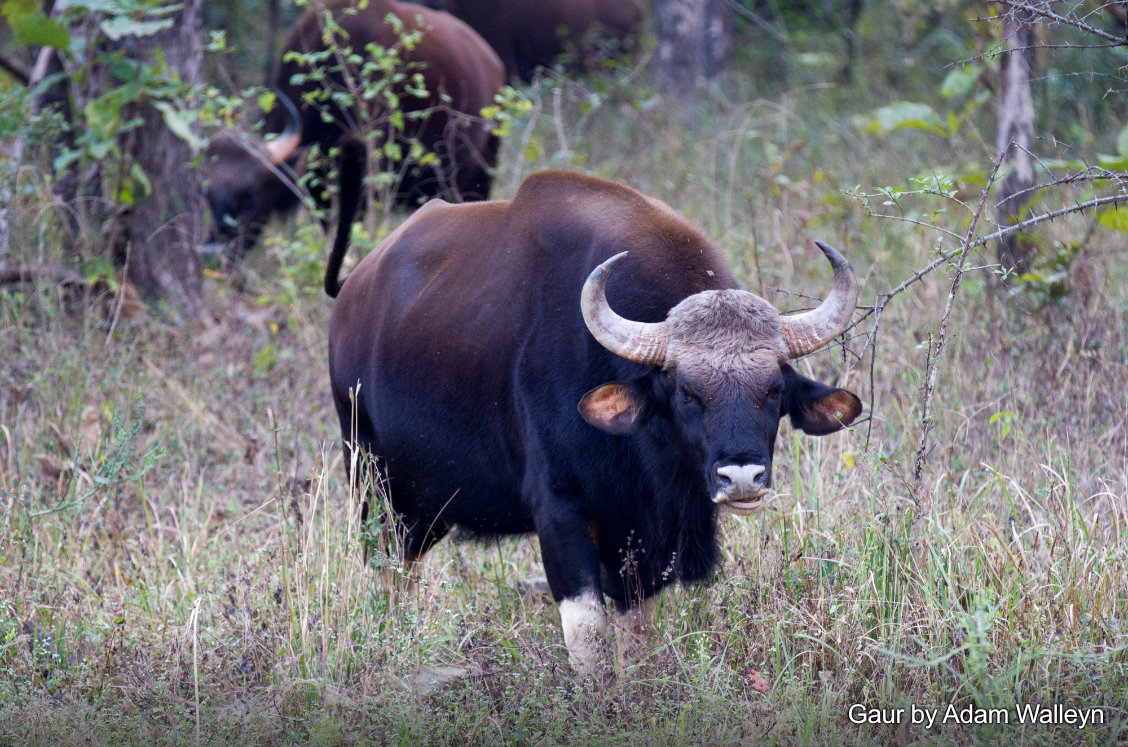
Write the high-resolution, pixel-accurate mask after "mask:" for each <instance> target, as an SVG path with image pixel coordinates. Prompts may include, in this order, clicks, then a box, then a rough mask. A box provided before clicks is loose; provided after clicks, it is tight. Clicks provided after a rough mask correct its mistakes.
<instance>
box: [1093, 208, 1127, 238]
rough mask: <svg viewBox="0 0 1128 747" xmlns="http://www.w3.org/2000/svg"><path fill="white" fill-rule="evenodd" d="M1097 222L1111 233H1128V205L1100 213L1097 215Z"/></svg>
mask: <svg viewBox="0 0 1128 747" xmlns="http://www.w3.org/2000/svg"><path fill="white" fill-rule="evenodd" d="M1097 222H1098V223H1100V224H1101V225H1102V226H1104V227H1105V228H1107V229H1109V230H1110V231H1116V232H1118V233H1128V205H1125V206H1124V207H1123V208H1109V209H1107V210H1102V211H1100V212H1099V213H1097Z"/></svg>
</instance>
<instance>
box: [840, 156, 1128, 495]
mask: <svg viewBox="0 0 1128 747" xmlns="http://www.w3.org/2000/svg"><path fill="white" fill-rule="evenodd" d="M1002 160H1003V154H1002V153H1000V154H999V155H998V157H997V158H996V160H995V162H994V166H993V168H992V171H991V174H990V176H989V177H988V179H987V184H986V186H985V187H984V188H983V191H982V193H981V194H980V196H979V200H978V202H977V203H976V206H975V210H974V213H973V216H972V219H971V221H970V223H969V225H968V227H967V230H966V232H965V233H964V235H963V236H962V237H959V236H958V235H957V234H956V233H955V232H953V231H950V230H948V229H945V228H943V227H940V226H935V225H931V224H928V223H925V222H922V221H917V220H914V219H910V218H905V217H902V216H892V215H877V216H876V217H885V218H892V219H896V220H902V221H907V222H911V223H916V224H919V225H922V226H925V227H927V228H931V229H933V230H936V231H939V232H941V233H943V234H945V235H948V236H950V237H955V238H959V241H960V243H959V245H958V246H957V247H956V248H954V249H953V250H951V251H949V252H942V253H941V254H940V255H939V256H937V257H936V258H935V259H933V260H932V261H931V262H929V263H928V264H927V265H925V266H924V267H922V268H920V269H919V270H917V271H916V272H915V273H913V274H912V275H911V276H909V277H908V278H906V279H905V280H903V281H902V282H901V283H900V284H899V285H897V286H896V287H894V288H892V289H891V290H889V291H886V292H885V293H881V294H879V295H878V296H877V298H876V299H875V301H874V304H873V305H872V306H870V307H868V308H866V309H865V310H864V311H863V313H862V314H861V315H860V316H859V317H858V318H857V319H855V320H854V322H853V323H852V324H851V325H850V326H849V327H848V328H847V329H846V330H845V331H844V332H843V335H844V338H845V336H847V335H848V334H849V332H850V331H851V330H855V329H856V328H858V327H859V326H860V325H861V324H862V323H863V322H865V321H866V320H867V319H869V318H870V317H872V318H873V321H872V326H871V327H870V329H869V330H868V332H867V333H866V334H865V342H864V343H863V345H862V347H861V350H860V351H859V352H858V353H856V354H855V356H854V357H855V360H856V361H858V362H859V363H860V362H861V360H862V359H863V358H864V355H865V352H866V351H867V350H868V351H870V353H871V354H870V383H871V386H870V391H871V401H870V407H869V411H870V412H871V413H872V412H873V406H874V402H873V400H872V392H873V391H874V387H873V378H874V370H873V366H874V363H875V361H876V359H877V336H878V329H879V328H880V326H881V316H882V314H883V313H884V311H885V308H886V307H887V306H888V305H889V303H890V302H891V301H892V300H893V299H894V298H896V297H897V296H898V295H900V294H901V293H903V292H905V291H906V290H907V289H909V288H910V287H911V286H912V285H913V284H914V283H916V282H918V281H920V280H922V279H923V278H924V277H925V276H927V275H929V274H930V273H932V272H933V271H934V270H936V269H937V268H938V267H941V266H942V265H951V264H952V262H953V261H955V262H956V265H955V277H954V278H953V279H952V285H951V288H950V290H949V293H948V300H947V303H946V305H945V308H944V312H943V315H942V317H941V323H940V330H939V332H938V336H937V338H936V339H935V340H934V341H932V340H930V343H929V356H928V360H927V361H926V376H925V384H924V386H923V390H924V414H923V416H922V418H921V433H920V442H919V444H918V447H917V452H916V459H915V463H914V469H913V477H912V481H911V482H910V484H911V485H912V487H913V493H914V503H916V504H917V506H918V507H920V496H921V495H923V493H922V491H921V487H922V485H921V482H922V480H923V473H924V466H925V463H926V457H927V454H928V437H929V434H930V431H931V430H932V426H933V422H932V403H933V399H934V395H935V389H936V379H937V374H938V370H939V364H940V354H941V352H942V350H943V348H944V346H945V344H946V342H947V339H948V334H947V328H948V321H949V319H950V317H951V314H952V311H953V309H954V304H955V298H956V293H957V291H958V289H959V285H960V282H961V280H962V277H963V275H964V274H965V273H966V272H967V271H968V270H967V268H966V267H965V263H966V261H967V257H968V256H969V255H970V254H971V251H972V250H973V249H976V248H979V247H983V246H986V245H987V244H990V243H992V242H994V241H997V240H998V239H999V238H1001V237H1004V236H1008V235H1010V234H1013V233H1017V232H1019V231H1023V230H1026V229H1029V228H1031V227H1033V226H1036V225H1038V224H1040V223H1044V222H1046V221H1051V220H1054V219H1055V218H1060V217H1062V216H1065V215H1070V214H1073V213H1083V212H1085V211H1086V210H1093V209H1096V208H1099V207H1103V206H1105V205H1113V206H1119V205H1121V204H1124V205H1128V191H1126V189H1128V187H1126V186H1124V185H1125V184H1128V174H1123V173H1116V172H1111V171H1107V170H1104V169H1094V168H1089V169H1086V170H1084V171H1082V172H1079V173H1074V174H1066V175H1063V176H1061V177H1059V178H1057V179H1054V180H1052V181H1049V182H1045V183H1042V184H1039V185H1036V186H1035V187H1033V188H1032V189H1031V190H1030V192H1036V191H1039V190H1045V189H1050V188H1053V187H1059V186H1063V185H1068V184H1073V183H1077V182H1085V181H1099V180H1109V181H1119V182H1121V191H1120V192H1118V193H1117V194H1112V195H1104V196H1101V197H1094V198H1092V199H1090V200H1085V201H1083V202H1076V203H1074V204H1072V205H1065V206H1063V207H1060V208H1058V209H1056V210H1049V211H1046V212H1043V213H1039V214H1037V215H1032V216H1030V217H1029V218H1027V219H1026V220H1023V221H1020V222H1018V223H1013V224H1010V225H1007V226H1002V227H999V228H998V229H997V230H995V231H994V232H992V233H990V234H986V235H982V236H976V235H975V231H976V228H977V226H978V225H979V224H980V222H981V220H982V217H983V212H984V210H985V209H986V207H987V205H988V195H989V193H990V190H991V188H992V187H993V186H994V183H995V179H996V177H997V175H998V171H999V169H1000V167H1001V164H1002ZM961 204H963V203H961ZM994 266H995V265H987V267H994ZM860 337H862V335H858V334H855V335H853V336H851V337H850V338H846V339H857V338H860ZM872 427H873V421H872V419H871V420H870V424H869V427H868V428H867V432H866V439H865V442H866V443H870V436H871V434H872Z"/></svg>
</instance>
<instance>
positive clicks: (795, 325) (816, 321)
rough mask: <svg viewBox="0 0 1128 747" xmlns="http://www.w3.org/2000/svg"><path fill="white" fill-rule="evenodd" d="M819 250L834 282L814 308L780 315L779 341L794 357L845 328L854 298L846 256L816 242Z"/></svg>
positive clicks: (804, 353) (855, 289)
mask: <svg viewBox="0 0 1128 747" xmlns="http://www.w3.org/2000/svg"><path fill="white" fill-rule="evenodd" d="M815 244H817V245H818V247H819V249H822V253H823V254H825V255H826V258H827V259H828V260H830V266H831V267H833V268H834V281H833V283H832V284H831V287H830V293H829V294H828V295H827V297H826V299H825V300H824V301H823V302H822V303H821V304H819V305H818V306H817V307H816V308H814V309H812V310H810V311H806V312H803V313H802V314H795V315H794V316H784V317H780V321H781V322H782V323H783V342H784V344H785V345H786V346H787V355H788V357H789V358H798V357H799V356H801V355H806V354H807V353H813V352H814V351H816V350H818V349H819V348H821V347H822V346H823V345H826V344H827V343H828V342H830V341H831V340H833V339H834V338H835V336H837V335H838V333H839V332H841V331H842V330H844V329H846V325H847V324H848V323H849V321H850V317H851V316H852V315H853V313H854V305H855V303H856V302H857V300H858V283H857V281H856V280H855V279H854V270H853V268H852V267H850V263H849V262H847V261H846V258H845V257H843V256H842V255H841V254H839V253H838V252H837V251H836V250H835V249H834V248H833V247H830V246H827V245H826V244H824V243H822V242H821V241H816V242H815Z"/></svg>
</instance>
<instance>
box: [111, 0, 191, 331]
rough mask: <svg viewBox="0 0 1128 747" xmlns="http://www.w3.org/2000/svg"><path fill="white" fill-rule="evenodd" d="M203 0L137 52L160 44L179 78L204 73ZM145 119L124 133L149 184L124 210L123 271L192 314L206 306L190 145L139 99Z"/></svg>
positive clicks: (144, 53)
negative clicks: (124, 267)
mask: <svg viewBox="0 0 1128 747" xmlns="http://www.w3.org/2000/svg"><path fill="white" fill-rule="evenodd" d="M202 8H203V0H184V2H183V4H182V7H181V10H180V11H178V12H177V13H176V15H175V22H174V23H173V26H172V28H171V29H169V30H167V31H163V32H161V33H159V34H156V35H155V36H152V37H147V38H145V39H142V40H139V43H138V47H139V49H138V53H139V54H138V56H139V57H141V58H142V59H144V58H151V56H152V55H153V54H154V53H155V52H156V51H157V50H158V49H160V50H162V53H163V55H164V59H165V61H166V62H167V63H168V66H169V68H170V69H171V70H174V71H176V72H177V73H178V74H179V77H180V80H181V81H182V82H184V83H188V84H192V83H198V82H200V80H201V79H202V66H203V54H202V51H201V50H202V47H203V44H202V40H203V22H202V20H203V19H202ZM140 115H141V117H142V118H143V121H144V124H143V125H142V126H141V127H139V128H138V129H136V130H134V131H133V132H131V133H129V135H128V136H127V138H126V141H125V142H124V143H123V146H122V147H123V151H124V155H125V156H126V158H127V159H131V160H132V161H133V162H134V163H136V164H137V165H138V166H139V167H140V168H141V169H142V171H144V173H145V175H146V177H147V178H148V180H149V182H150V184H151V185H152V190H151V192H150V193H149V194H147V195H145V196H144V197H143V198H142V199H140V200H138V201H137V202H136V203H135V204H134V205H133V206H132V208H131V210H130V211H129V213H128V215H126V216H125V218H124V221H125V231H124V233H125V238H126V240H127V241H128V246H129V250H128V255H127V257H128V258H127V263H128V264H127V267H126V277H127V278H128V279H129V281H130V282H132V283H133V285H134V286H136V287H137V289H138V291H139V292H140V293H141V295H142V296H143V297H144V298H146V299H148V300H158V299H159V300H163V301H165V302H167V304H168V307H169V311H170V312H171V313H172V316H173V317H174V318H180V319H183V318H185V317H192V316H195V315H197V314H198V313H199V312H200V310H201V307H202V305H203V302H202V291H201V284H202V279H201V265H200V257H199V253H198V247H199V246H200V244H201V241H202V230H203V228H202V227H203V224H204V209H205V205H204V198H203V191H202V189H201V185H200V176H199V174H198V172H197V171H196V169H193V168H192V167H191V161H192V157H193V154H192V151H191V148H190V147H189V145H188V144H187V143H185V142H184V141H183V140H181V139H180V138H179V137H177V136H176V135H174V134H173V133H172V132H171V131H170V130H169V129H168V127H167V126H166V125H165V122H164V119H163V117H162V115H161V113H160V111H158V110H157V109H155V108H154V107H152V106H151V105H149V104H143V105H142V107H141V111H140Z"/></svg>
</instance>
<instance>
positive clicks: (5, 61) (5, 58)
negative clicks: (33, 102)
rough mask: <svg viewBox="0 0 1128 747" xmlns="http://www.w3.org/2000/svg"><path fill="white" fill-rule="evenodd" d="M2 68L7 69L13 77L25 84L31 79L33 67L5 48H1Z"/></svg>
mask: <svg viewBox="0 0 1128 747" xmlns="http://www.w3.org/2000/svg"><path fill="white" fill-rule="evenodd" d="M0 68H3V69H4V70H7V71H8V72H9V73H10V74H11V76H12V77H13V78H15V79H16V80H17V81H19V82H20V83H22V84H24V85H25V86H26V85H27V84H28V82H29V81H31V69H30V68H29V67H28V66H27V65H25V64H23V62H21V61H20V60H19V59H17V58H16V57H15V56H13V55H10V54H8V53H7V52H5V51H4V50H3V49H0Z"/></svg>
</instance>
